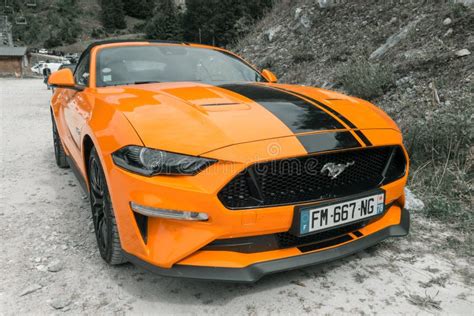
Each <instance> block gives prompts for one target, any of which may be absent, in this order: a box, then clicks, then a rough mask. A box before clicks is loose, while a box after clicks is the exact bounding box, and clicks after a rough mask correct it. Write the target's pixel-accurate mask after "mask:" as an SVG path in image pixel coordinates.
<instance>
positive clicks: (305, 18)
mask: <svg viewBox="0 0 474 316" xmlns="http://www.w3.org/2000/svg"><path fill="white" fill-rule="evenodd" d="M300 24H301V25H303V26H304V27H305V28H307V29H309V28H310V27H311V25H313V22H312V21H311V19H310V18H309V16H308V15H307V14H303V15H301V18H300Z"/></svg>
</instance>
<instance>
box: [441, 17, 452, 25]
mask: <svg viewBox="0 0 474 316" xmlns="http://www.w3.org/2000/svg"><path fill="white" fill-rule="evenodd" d="M451 23H453V20H451V19H450V18H446V19H444V21H443V25H449V24H451Z"/></svg>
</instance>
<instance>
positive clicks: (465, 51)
mask: <svg viewBox="0 0 474 316" xmlns="http://www.w3.org/2000/svg"><path fill="white" fill-rule="evenodd" d="M454 54H455V55H456V56H458V57H464V56H469V55H471V52H470V51H469V49H466V48H463V49H460V50H458V51H456V52H455V53H454Z"/></svg>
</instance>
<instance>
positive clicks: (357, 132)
mask: <svg viewBox="0 0 474 316" xmlns="http://www.w3.org/2000/svg"><path fill="white" fill-rule="evenodd" d="M275 89H279V90H282V91H287V92H288V93H293V94H295V95H298V96H300V97H302V98H306V99H307V100H309V101H311V102H314V103H316V104H317V105H319V106H320V107H322V108H323V109H325V110H327V111H328V112H331V113H332V114H334V115H335V116H336V117H337V118H338V119H340V120H341V121H343V122H344V123H345V124H346V125H347V126H349V127H350V128H351V129H357V126H355V125H354V123H352V122H351V121H349V120H348V119H347V118H346V117H345V116H344V115H342V114H341V113H339V112H337V111H335V110H333V109H332V108H330V107H329V106H327V105H326V104H324V103H321V102H319V101H318V100H315V99H313V98H311V97H308V96H306V95H304V94H301V93H299V92H295V91H292V90H287V89H284V88H281V87H275ZM355 133H356V134H357V136H359V138H360V139H361V140H362V141H363V142H364V144H365V145H366V146H372V143H371V142H370V140H368V139H367V137H366V136H365V135H364V134H363V133H362V132H361V131H355Z"/></svg>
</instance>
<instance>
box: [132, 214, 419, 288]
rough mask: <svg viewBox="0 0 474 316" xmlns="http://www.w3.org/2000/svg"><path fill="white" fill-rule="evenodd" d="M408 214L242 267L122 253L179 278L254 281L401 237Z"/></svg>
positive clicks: (323, 261) (160, 273)
mask: <svg viewBox="0 0 474 316" xmlns="http://www.w3.org/2000/svg"><path fill="white" fill-rule="evenodd" d="M409 228H410V214H409V212H408V211H407V210H405V209H403V210H401V216H400V223H399V224H396V225H392V226H389V227H386V228H384V229H382V230H379V231H377V232H374V233H372V234H370V235H367V236H364V237H361V238H357V239H356V240H354V241H352V242H349V243H346V244H343V245H341V246H336V247H334V248H330V249H326V250H321V251H317V252H311V253H308V254H302V255H298V256H292V257H288V258H283V259H277V260H270V261H264V262H259V263H255V264H251V265H249V266H247V267H244V268H226V267H209V266H193V265H181V264H176V265H174V266H173V267H172V268H170V269H165V268H160V267H157V266H154V265H152V264H150V263H148V262H146V261H143V260H141V259H139V258H138V257H136V256H133V255H131V254H128V253H126V257H127V258H128V260H129V261H130V262H132V263H134V264H135V265H137V266H140V267H142V268H145V269H146V270H149V271H151V272H154V273H157V274H159V275H163V276H169V277H182V278H192V279H201V280H219V281H230V282H256V281H258V280H259V279H260V278H262V277H263V276H265V275H267V274H272V273H277V272H283V271H288V270H292V269H299V268H304V267H307V266H310V265H315V264H321V263H325V262H329V261H332V260H336V259H339V258H342V257H346V256H349V255H351V254H354V253H356V252H359V251H361V250H363V249H366V248H368V247H371V246H373V245H376V244H377V243H379V242H381V241H382V240H384V239H386V238H388V237H402V236H405V235H407V234H408V231H409Z"/></svg>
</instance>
